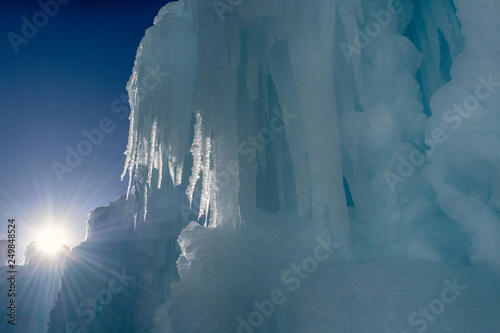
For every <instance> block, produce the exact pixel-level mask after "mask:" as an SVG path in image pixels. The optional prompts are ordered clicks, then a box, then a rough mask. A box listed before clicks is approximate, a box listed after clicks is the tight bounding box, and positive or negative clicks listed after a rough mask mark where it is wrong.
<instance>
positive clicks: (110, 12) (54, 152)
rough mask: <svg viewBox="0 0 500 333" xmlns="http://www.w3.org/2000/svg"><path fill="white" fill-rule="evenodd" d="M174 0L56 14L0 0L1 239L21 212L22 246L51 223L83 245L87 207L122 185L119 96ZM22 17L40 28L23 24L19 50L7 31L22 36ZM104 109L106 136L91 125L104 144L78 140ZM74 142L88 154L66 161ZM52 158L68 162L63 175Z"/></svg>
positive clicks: (64, 9)
mask: <svg viewBox="0 0 500 333" xmlns="http://www.w3.org/2000/svg"><path fill="white" fill-rule="evenodd" d="M42 2H47V3H48V2H51V0H42ZM60 2H63V3H64V2H67V0H64V1H63V0H60ZM167 2H168V1H167V0H161V1H157V0H136V1H131V0H130V1H124V0H121V1H90V0H85V1H83V0H72V1H69V2H68V3H67V4H64V5H62V4H59V7H60V8H59V12H58V13H57V14H55V15H53V17H50V16H49V15H46V16H45V15H43V14H40V13H39V12H40V11H42V8H41V7H40V5H39V4H38V1H36V0H33V1H19V0H8V1H7V0H0V29H1V30H0V114H1V120H0V133H1V135H2V139H1V140H0V149H1V150H0V152H1V156H2V158H1V161H0V189H1V196H0V219H1V221H2V223H0V239H1V238H5V237H6V236H5V235H6V230H7V219H8V218H12V217H14V218H16V220H17V241H18V251H19V250H21V247H22V249H24V246H25V245H27V243H28V242H30V241H31V240H33V239H34V238H35V237H36V234H37V232H38V230H39V229H40V228H41V227H43V226H44V225H46V224H48V223H51V222H52V223H55V224H58V225H60V226H61V227H62V228H63V229H65V230H66V231H67V232H69V233H70V238H69V239H68V244H67V245H69V246H75V245H77V244H78V243H80V242H81V241H83V239H84V236H85V221H86V217H87V214H88V213H89V211H90V210H92V209H93V208H96V207H98V206H103V205H107V204H108V203H109V201H111V200H113V199H114V198H115V197H118V196H120V195H122V194H125V191H126V185H127V184H126V181H124V182H120V179H119V176H120V174H121V171H122V168H123V162H124V158H125V156H124V155H123V152H124V151H125V148H126V143H127V135H128V125H129V121H128V117H127V118H125V117H123V112H122V111H120V112H113V108H112V104H113V102H115V101H116V100H120V99H121V96H122V95H123V94H125V93H126V90H125V87H126V83H127V81H128V78H129V76H130V74H131V71H132V66H133V64H134V59H135V54H136V51H137V47H138V46H139V42H140V40H141V38H142V37H143V35H144V32H145V30H146V29H147V28H148V27H150V26H151V25H152V23H153V19H154V17H155V15H156V13H157V12H158V10H159V9H160V8H161V7H162V6H163V5H164V4H166V3H167ZM37 13H38V14H37ZM23 17H25V18H26V19H27V20H28V21H29V22H30V23H33V20H34V19H35V20H39V21H37V22H38V24H39V25H40V27H39V28H37V29H38V32H36V34H35V33H34V32H33V31H31V32H30V31H29V29H28V30H26V29H25V31H24V33H25V35H26V34H27V33H28V35H27V36H29V38H26V39H25V40H23V41H24V42H25V43H20V44H19V45H18V53H16V52H15V50H14V47H13V46H12V43H11V41H9V33H13V34H16V35H17V36H19V37H22V38H24V36H23V31H22V28H23V25H24V23H23V21H22V19H23ZM44 18H48V20H47V22H46V24H44V23H45V22H44ZM35 27H36V26H35ZM29 33H31V34H32V35H33V36H31V35H29ZM13 34H10V37H11V39H12V38H13V36H14V35H13ZM26 42H27V43H26ZM116 103H117V102H115V105H114V106H115V107H121V110H123V106H125V105H126V104H124V103H122V102H121V101H120V102H119V103H118V104H116ZM127 105H128V104H127ZM114 111H116V109H114ZM120 116H122V117H120ZM106 118H107V119H109V122H110V123H109V124H108V126H109V127H110V128H106V129H107V130H108V132H109V133H103V136H102V141H101V140H100V138H99V135H97V134H96V132H95V131H94V134H95V140H97V141H95V142H96V143H97V145H92V146H90V147H91V148H90V149H89V146H88V145H86V144H85V143H81V144H80V142H81V141H82V140H87V139H86V137H85V136H84V134H83V133H82V131H84V130H87V131H91V130H93V129H96V128H99V125H100V123H101V122H102V121H103V119H106ZM121 118H122V119H121ZM123 118H124V119H123ZM104 122H106V120H105V121H104ZM87 141H88V140H87ZM99 141H101V142H99ZM79 144H80V146H79ZM68 147H69V148H70V150H71V149H73V150H75V151H77V153H78V148H80V152H84V153H85V154H88V155H87V156H83V157H82V159H81V161H78V160H76V161H73V162H74V164H73V165H72V166H68V165H67V163H66V155H67V154H68V151H67V148H68ZM90 150H91V151H90ZM55 162H56V163H60V164H57V166H59V167H61V166H63V165H66V167H64V168H66V169H64V170H63V169H60V176H61V177H58V176H57V175H56V172H55V171H54V169H53V164H54V163H55ZM69 168H71V173H69V172H64V171H68V170H69ZM18 258H19V259H20V257H18Z"/></svg>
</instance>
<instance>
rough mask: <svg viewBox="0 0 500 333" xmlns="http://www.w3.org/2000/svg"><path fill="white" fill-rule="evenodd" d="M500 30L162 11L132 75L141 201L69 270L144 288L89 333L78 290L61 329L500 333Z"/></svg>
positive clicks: (216, 8)
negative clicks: (116, 321)
mask: <svg viewBox="0 0 500 333" xmlns="http://www.w3.org/2000/svg"><path fill="white" fill-rule="evenodd" d="M499 18H500V3H499V2H498V1H496V0H478V1H468V0H454V1H452V0H436V1H433V0H391V1H387V0H355V1H350V0H335V1H334V0H316V1H310V0H213V1H208V0H181V1H178V2H173V3H169V4H167V5H166V6H165V7H163V8H162V9H161V10H160V12H159V14H158V15H157V17H155V18H154V25H153V26H152V27H151V28H150V29H148V30H147V31H146V34H145V37H144V39H143V40H142V42H141V44H140V46H139V49H138V52H137V57H136V61H135V65H134V68H133V72H132V76H131V78H130V81H129V83H128V91H129V100H130V106H131V115H130V134H129V141H128V146H127V150H126V152H125V154H126V163H125V169H124V173H123V175H122V176H123V177H125V176H127V175H128V177H129V181H130V183H129V184H130V186H129V193H128V194H127V197H122V198H120V199H118V200H116V201H114V202H113V203H111V205H110V207H107V208H100V209H97V210H95V211H94V212H93V213H92V214H91V216H90V218H89V221H88V236H87V241H86V242H85V243H84V244H82V245H81V246H80V247H79V248H78V249H77V251H76V254H75V255H76V257H79V258H80V259H82V260H83V258H87V259H88V258H89V257H90V258H91V259H92V260H91V261H92V262H91V263H90V264H89V265H84V264H82V263H81V262H80V263H78V262H74V263H72V264H70V266H69V267H71V269H70V270H69V272H70V273H71V272H72V273H71V274H76V272H78V271H80V270H85V269H87V270H88V271H89V272H93V270H95V269H96V267H102V266H103V265H104V263H106V264H109V263H111V262H112V263H113V265H114V266H113V267H115V268H114V269H119V267H124V272H128V273H127V274H131V275H130V276H134V278H135V280H134V282H133V283H132V282H130V284H128V289H127V292H126V293H124V294H123V295H122V294H120V296H116V297H120V302H116V303H112V304H111V305H110V306H109V307H108V308H102V309H99V310H98V311H99V312H102V315H101V317H98V318H97V319H93V321H92V323H91V324H90V325H93V326H88V325H87V324H86V323H85V322H84V319H82V318H81V317H79V315H78V313H75V310H74V309H73V308H72V307H68V306H67V305H65V304H67V303H65V302H69V301H71V302H78V301H80V300H79V298H78V297H73V298H71V296H72V295H71V290H70V284H65V283H66V282H65V281H66V280H65V279H64V278H63V288H62V290H61V293H60V294H59V301H58V303H56V307H55V309H54V311H53V315H52V316H51V324H50V325H49V332H56V333H58V332H60V331H62V330H63V328H64V324H65V323H66V322H67V320H69V319H68V318H69V317H70V318H71V320H74V321H75V323H78V326H79V327H81V328H83V327H87V329H88V330H90V331H92V330H94V331H95V332H97V330H98V329H102V330H105V331H106V332H108V333H109V332H123V331H124V330H127V331H134V332H154V333H157V332H171V333H188V332H196V333H198V332H200V333H208V332H214V333H215V332H217V333H220V332H237V333H252V332H265V333H285V332H286V333H305V332H349V333H351V332H381V333H382V332H383V333H388V332H395V333H405V332H406V333H410V332H424V331H428V332H499V331H500V319H499V318H500V316H499V312H498V308H499V305H500V283H499V282H498V281H499V274H500V245H499V240H500V220H499V219H500V176H499V173H498V172H499V171H498V170H499V168H500V151H499V148H498V147H499V143H500V142H499V141H500V135H499V134H500V116H499V114H498V112H497V109H498V107H497V106H498V105H500V20H499ZM132 184H133V186H132ZM116 231H119V232H118V233H116V236H117V238H118V239H115V240H114V241H115V243H113V244H114V245H112V246H111V245H109V244H107V246H108V247H105V248H107V249H108V250H109V253H108V254H106V255H102V256H101V257H99V255H98V253H99V249H100V248H101V247H100V246H101V245H99V244H106V242H108V241H109V240H110V239H113V237H114V235H115V234H114V232H116ZM118 236H119V237H118ZM109 246H111V248H112V250H111V248H110V247H109ZM116 249H122V250H126V251H124V253H137V256H132V255H131V256H132V257H133V260H132V259H130V260H129V258H128V257H127V256H126V255H123V254H120V250H116ZM71 274H69V275H68V276H69V277H68V278H67V280H68V281H71ZM113 274H114V273H113ZM123 274H125V273H123ZM101 275H102V281H101V280H99V279H98V278H96V279H95V281H96V282H95V284H87V285H85V288H86V289H85V290H86V293H87V294H91V295H95V294H96V293H99V288H101V287H102V286H105V285H106V281H107V280H106V279H109V278H110V277H111V276H112V274H111V273H108V274H107V275H106V274H101ZM68 283H69V282H68ZM97 285H99V286H97ZM101 285H102V286H101ZM65 286H66V287H65ZM135 287H136V289H135ZM102 288H105V287H102ZM80 294H85V293H83V292H81V293H80ZM80 294H79V295H80ZM80 296H81V297H83V296H82V295H80ZM77 306H78V303H75V304H73V307H77ZM127 306H128V309H129V310H128V311H129V312H127V311H126V307H127ZM68 308H69V310H68ZM96 309H97V305H96ZM123 313H127V315H126V316H127V318H133V319H129V320H128V321H127V322H126V323H121V324H120V327H119V328H118V327H117V326H113V325H110V322H111V321H110V320H111V319H109V318H117V317H119V316H118V315H117V314H123ZM107 315H110V316H111V317H108V316H107ZM86 325H87V326H86ZM89 327H91V328H89ZM120 330H121V331H120ZM94 331H92V332H94ZM83 332H85V330H83Z"/></svg>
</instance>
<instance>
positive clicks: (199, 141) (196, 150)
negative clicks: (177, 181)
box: [186, 111, 203, 207]
mask: <svg viewBox="0 0 500 333" xmlns="http://www.w3.org/2000/svg"><path fill="white" fill-rule="evenodd" d="M202 145H203V136H202V116H201V114H200V111H197V112H196V123H195V125H194V138H193V144H192V146H191V150H190V152H191V154H193V167H192V168H191V176H190V177H189V185H188V187H187V189H186V194H187V196H188V198H189V207H191V205H192V203H193V193H194V189H195V187H196V183H197V182H198V179H200V172H201V168H202V165H201V160H202V155H201V149H202Z"/></svg>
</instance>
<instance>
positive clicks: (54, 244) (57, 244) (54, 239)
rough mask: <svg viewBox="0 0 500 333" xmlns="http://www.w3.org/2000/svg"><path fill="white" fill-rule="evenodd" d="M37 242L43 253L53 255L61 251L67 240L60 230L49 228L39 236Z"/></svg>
mask: <svg viewBox="0 0 500 333" xmlns="http://www.w3.org/2000/svg"><path fill="white" fill-rule="evenodd" d="M37 242H38V245H39V246H40V248H41V250H42V251H43V252H45V253H48V254H53V253H56V252H58V251H59V250H60V249H61V247H62V246H63V244H64V243H65V242H67V238H66V237H65V234H64V232H63V231H62V230H61V229H59V228H56V227H52V226H51V227H47V228H46V229H44V230H43V231H42V232H41V233H40V234H39V236H38V239H37Z"/></svg>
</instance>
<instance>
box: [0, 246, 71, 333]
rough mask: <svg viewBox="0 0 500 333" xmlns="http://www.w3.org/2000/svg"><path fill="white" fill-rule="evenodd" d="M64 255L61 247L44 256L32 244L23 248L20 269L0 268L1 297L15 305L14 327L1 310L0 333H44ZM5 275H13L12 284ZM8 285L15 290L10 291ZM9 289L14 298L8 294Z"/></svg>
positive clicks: (65, 255)
mask: <svg viewBox="0 0 500 333" xmlns="http://www.w3.org/2000/svg"><path fill="white" fill-rule="evenodd" d="M68 254H69V248H68V247H67V246H61V249H60V250H59V251H58V252H57V253H56V254H50V255H48V254H47V253H45V252H44V251H43V250H41V249H40V248H39V247H38V245H37V243H36V242H32V243H30V244H29V245H28V246H27V248H26V251H25V253H24V260H23V261H24V262H23V265H22V266H21V265H17V266H15V267H14V268H13V269H12V267H10V266H2V267H0V273H1V274H2V276H4V278H3V279H2V280H1V282H0V291H1V292H2V295H5V296H4V297H7V295H9V294H10V295H11V296H9V299H11V297H12V298H14V299H15V301H16V319H15V326H12V325H11V324H9V323H8V319H7V318H9V317H7V313H8V310H9V309H7V307H6V306H5V307H4V306H2V310H1V311H0V315H1V316H2V318H3V320H2V321H1V323H0V330H1V331H2V332H14V331H15V332H33V333H46V332H47V329H48V319H49V313H50V311H51V310H52V309H53V307H54V304H55V301H56V297H57V293H58V292H59V289H60V287H61V279H62V275H63V271H64V267H65V264H66V260H67V256H68ZM9 271H15V272H16V273H15V274H14V275H15V281H13V280H7V278H9V277H10V276H11V275H12V273H9ZM11 281H12V282H14V285H15V288H12V287H11ZM13 289H14V293H15V295H14V294H12V290H13ZM9 290H10V291H9ZM13 329H14V330H13Z"/></svg>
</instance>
